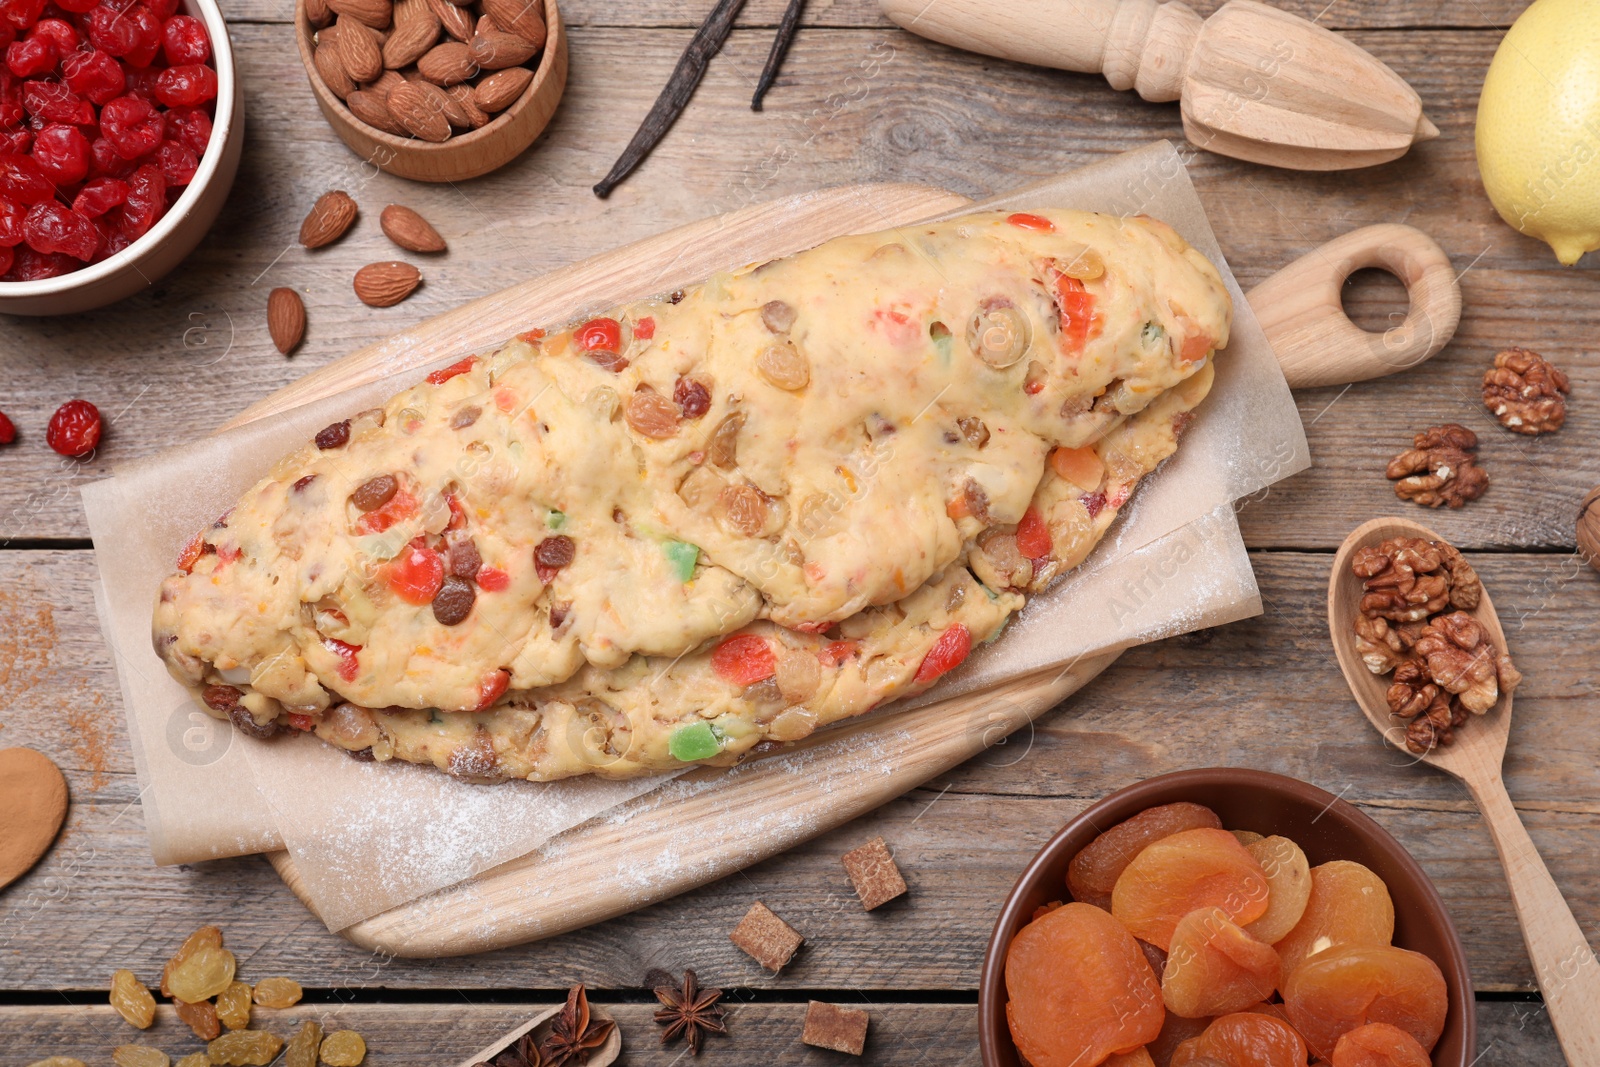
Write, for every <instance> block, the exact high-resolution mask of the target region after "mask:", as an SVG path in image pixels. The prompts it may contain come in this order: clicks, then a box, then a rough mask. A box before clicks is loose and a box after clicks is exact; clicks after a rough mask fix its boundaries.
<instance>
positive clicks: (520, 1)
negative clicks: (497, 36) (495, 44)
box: [483, 0, 545, 48]
mask: <svg viewBox="0 0 1600 1067" xmlns="http://www.w3.org/2000/svg"><path fill="white" fill-rule="evenodd" d="M483 11H484V14H486V15H488V16H489V17H490V18H491V19H493V20H494V24H495V25H496V26H498V27H500V29H502V30H504V31H505V32H506V33H514V34H516V35H517V36H518V37H521V38H523V39H524V40H526V41H527V42H529V43H530V44H532V45H533V46H534V47H535V48H543V47H544V36H545V28H544V0H483Z"/></svg>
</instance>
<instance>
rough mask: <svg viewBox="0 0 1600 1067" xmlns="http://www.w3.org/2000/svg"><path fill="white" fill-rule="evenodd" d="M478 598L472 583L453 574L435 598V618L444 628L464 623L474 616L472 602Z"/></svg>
mask: <svg viewBox="0 0 1600 1067" xmlns="http://www.w3.org/2000/svg"><path fill="white" fill-rule="evenodd" d="M477 597H478V594H477V593H475V592H473V590H472V583H471V582H469V581H467V580H466V579H465V578H457V577H456V576H455V575H453V574H452V575H451V576H450V577H448V578H446V579H445V580H444V584H443V585H441V586H440V587H439V592H438V594H437V595H435V596H434V598H433V617H434V618H436V619H438V620H439V623H440V624H441V625H443V626H454V625H456V624H457V623H459V622H463V621H465V619H466V617H467V616H468V615H471V614H472V602H473V601H474V600H476V599H477Z"/></svg>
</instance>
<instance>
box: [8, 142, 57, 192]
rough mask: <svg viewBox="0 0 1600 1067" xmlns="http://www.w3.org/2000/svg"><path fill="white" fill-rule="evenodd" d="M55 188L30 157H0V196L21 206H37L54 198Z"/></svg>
mask: <svg viewBox="0 0 1600 1067" xmlns="http://www.w3.org/2000/svg"><path fill="white" fill-rule="evenodd" d="M55 192H56V191H55V187H54V186H52V185H51V184H50V179H49V178H46V177H45V176H44V171H42V170H41V169H39V164H38V163H35V162H34V160H33V157H32V156H21V155H14V154H13V155H3V156H0V196H5V197H8V198H10V199H12V200H15V201H18V202H20V203H23V204H37V203H39V202H40V201H42V200H49V199H50V198H51V197H53V196H55Z"/></svg>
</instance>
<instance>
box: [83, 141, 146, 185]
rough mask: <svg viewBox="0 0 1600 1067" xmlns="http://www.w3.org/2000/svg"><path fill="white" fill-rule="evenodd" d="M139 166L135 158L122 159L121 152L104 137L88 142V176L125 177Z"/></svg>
mask: <svg viewBox="0 0 1600 1067" xmlns="http://www.w3.org/2000/svg"><path fill="white" fill-rule="evenodd" d="M138 167H139V161H138V160H136V159H123V158H122V153H121V152H118V151H117V150H116V148H114V147H113V146H112V144H111V142H110V141H108V140H106V139H105V138H104V137H96V138H95V139H94V140H92V141H90V142H89V177H91V178H126V177H127V176H128V175H130V174H132V173H133V172H134V171H135V170H137V169H138Z"/></svg>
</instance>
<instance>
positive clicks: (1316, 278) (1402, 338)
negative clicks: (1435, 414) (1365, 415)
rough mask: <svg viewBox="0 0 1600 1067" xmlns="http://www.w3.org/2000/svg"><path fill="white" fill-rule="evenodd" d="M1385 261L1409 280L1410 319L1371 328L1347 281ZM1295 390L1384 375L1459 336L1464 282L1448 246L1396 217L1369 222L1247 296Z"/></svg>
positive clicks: (1386, 266)
mask: <svg viewBox="0 0 1600 1067" xmlns="http://www.w3.org/2000/svg"><path fill="white" fill-rule="evenodd" d="M1363 267H1380V268H1382V269H1383V270H1386V271H1389V272H1390V273H1391V274H1394V275H1395V276H1396V277H1398V278H1399V279H1400V280H1401V281H1402V282H1404V283H1405V287H1406V295H1407V296H1409V297H1410V299H1411V309H1410V310H1409V311H1408V312H1407V313H1406V317H1405V321H1404V322H1402V323H1400V325H1398V326H1396V327H1394V328H1393V329H1390V330H1386V331H1384V332H1383V333H1381V334H1380V333H1371V332H1369V331H1367V330H1363V329H1362V328H1361V327H1359V326H1357V325H1356V324H1355V323H1353V322H1351V321H1350V317H1349V316H1348V315H1346V314H1345V313H1344V303H1343V300H1342V298H1341V295H1340V291H1341V289H1342V288H1343V287H1344V283H1345V279H1346V278H1348V277H1350V275H1351V274H1353V273H1354V272H1355V271H1358V270H1360V269H1361V268H1363ZM1246 299H1248V300H1249V301H1250V307H1251V308H1252V309H1253V310H1254V311H1255V313H1256V318H1258V319H1260V320H1261V328H1262V329H1263V330H1265V331H1266V334H1267V340H1268V341H1270V342H1272V347H1273V350H1274V351H1276V352H1277V353H1278V361H1279V362H1280V363H1282V364H1283V373H1284V376H1285V377H1287V378H1288V379H1289V386H1290V387H1291V388H1294V389H1304V388H1310V387H1312V386H1318V385H1341V384H1344V383H1348V382H1361V381H1366V380H1367V379H1368V378H1380V377H1382V376H1383V375H1385V374H1393V373H1394V372H1395V371H1401V370H1409V369H1410V368H1412V367H1414V366H1416V365H1417V364H1418V363H1421V362H1422V361H1423V360H1425V359H1428V358H1429V357H1430V356H1432V355H1433V354H1434V353H1436V352H1438V351H1439V349H1441V348H1443V347H1444V346H1445V345H1446V344H1448V343H1449V342H1450V338H1452V337H1454V336H1455V332H1456V325H1457V323H1459V322H1460V321H1461V286H1460V285H1459V284H1458V283H1457V281H1456V270H1455V267H1454V266H1452V265H1451V263H1450V257H1449V256H1447V255H1445V253H1444V249H1442V248H1440V247H1439V246H1438V245H1437V244H1435V243H1434V240H1433V238H1431V237H1429V236H1428V235H1427V234H1425V233H1423V232H1422V231H1421V230H1418V229H1415V228H1413V227H1411V226H1401V225H1399V224H1397V223H1384V224H1382V225H1379V226H1365V227H1363V228H1361V229H1359V230H1353V231H1352V232H1350V233H1347V234H1345V235H1344V236H1343V237H1338V238H1335V239H1334V240H1332V241H1329V242H1328V243H1327V244H1325V245H1323V246H1322V247H1321V248H1318V249H1316V250H1314V251H1312V252H1309V253H1307V254H1306V255H1304V256H1301V257H1300V258H1299V259H1297V260H1295V261H1294V262H1293V263H1291V264H1289V265H1288V266H1287V267H1285V268H1283V269H1282V270H1280V271H1279V272H1278V273H1276V274H1274V275H1273V276H1272V277H1270V278H1268V279H1267V280H1266V281H1264V282H1262V283H1261V284H1260V285H1258V286H1256V287H1255V288H1254V289H1252V290H1250V292H1249V293H1247V294H1246Z"/></svg>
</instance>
